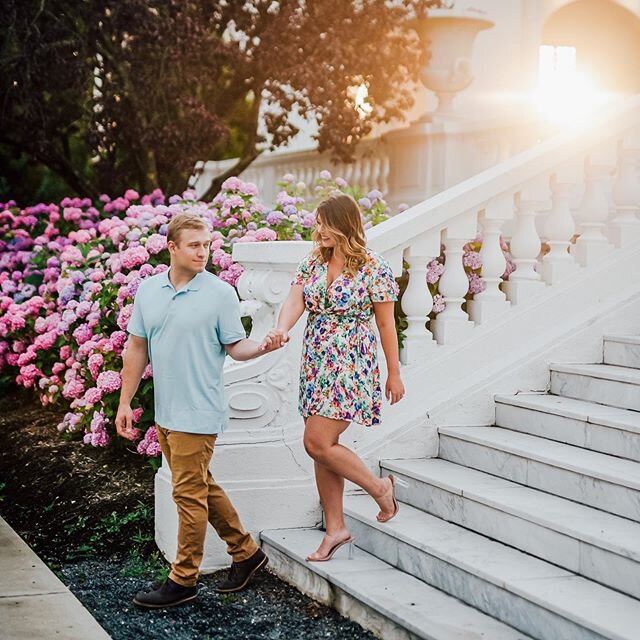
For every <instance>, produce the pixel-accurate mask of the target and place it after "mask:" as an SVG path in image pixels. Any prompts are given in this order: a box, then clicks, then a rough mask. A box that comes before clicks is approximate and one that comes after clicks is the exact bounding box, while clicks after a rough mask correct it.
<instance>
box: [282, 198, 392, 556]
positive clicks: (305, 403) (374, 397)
mask: <svg viewBox="0 0 640 640" xmlns="http://www.w3.org/2000/svg"><path fill="white" fill-rule="evenodd" d="M313 239H314V241H315V243H316V248H315V250H314V251H313V252H312V253H311V254H310V255H309V256H307V257H306V258H305V259H304V260H303V261H302V262H301V263H300V265H299V266H298V270H297V272H296V275H295V278H294V280H293V282H292V286H291V291H290V293H289V296H288V297H287V300H286V301H285V303H284V305H283V307H282V310H281V312H280V315H279V317H278V324H277V330H278V331H279V332H280V335H281V339H282V341H283V342H286V341H287V340H288V339H289V336H288V332H289V331H290V330H291V328H292V327H293V326H294V325H295V323H296V322H297V321H298V320H299V318H300V316H301V315H302V313H303V312H304V310H305V308H306V309H307V311H308V312H309V319H308V322H307V327H306V330H305V335H304V341H303V352H302V367H301V372H300V406H299V409H300V413H301V414H302V416H303V418H304V424H305V430H304V446H305V449H306V451H307V453H308V454H309V455H310V456H311V457H312V458H313V460H314V467H315V477H316V485H317V487H318V494H319V495H320V502H321V504H322V508H323V509H324V514H325V525H326V533H325V536H324V538H323V540H322V542H321V544H320V546H319V547H318V549H317V550H316V551H315V552H314V553H312V554H311V555H309V556H308V557H307V560H310V561H315V562H320V561H325V560H330V559H331V557H332V556H333V554H334V553H335V552H336V551H337V549H339V548H340V547H341V546H342V545H344V544H347V543H350V542H352V541H353V538H352V537H351V534H350V533H349V531H348V529H347V528H346V525H345V522H344V513H343V507H342V496H343V492H344V479H345V478H346V479H347V480H350V481H351V482H354V483H355V484H357V485H359V486H361V487H362V488H363V489H364V490H365V491H366V492H367V493H368V494H369V495H370V496H371V497H372V498H373V499H374V500H375V501H376V502H377V503H378V506H379V507H380V512H379V513H378V516H377V518H378V521H379V522H388V521H389V520H391V518H393V517H394V516H395V515H396V513H398V502H397V501H396V498H395V487H394V478H393V476H389V477H387V478H379V477H377V476H375V475H374V474H373V473H371V471H370V470H369V469H368V468H367V467H366V466H365V464H364V463H363V462H362V460H360V458H359V457H358V456H357V455H356V454H355V453H354V452H353V451H351V450H350V449H348V448H347V447H345V446H343V445H341V444H340V442H339V438H340V434H342V433H343V432H344V431H345V429H346V428H347V427H348V426H349V423H350V422H352V421H355V422H358V423H359V424H361V425H364V426H372V425H376V424H379V423H380V408H381V402H382V392H381V389H380V372H379V369H378V363H377V345H376V336H375V334H374V332H373V330H372V327H371V324H370V321H371V317H372V315H373V314H375V319H376V324H377V326H378V329H379V332H380V338H381V341H382V348H383V349H384V354H385V357H386V360H387V371H388V377H387V381H386V385H385V395H386V397H387V399H389V400H390V401H391V404H395V403H396V402H398V401H399V400H400V399H401V398H402V397H403V395H404V386H403V384H402V380H401V379H400V366H399V361H398V340H397V336H396V328H395V320H394V315H393V306H394V301H395V300H396V299H397V295H398V286H397V284H396V282H395V280H394V278H393V274H392V272H391V269H390V268H389V265H388V264H387V263H386V262H385V261H384V260H383V259H382V258H381V257H380V256H379V255H377V254H375V253H373V252H372V251H369V250H368V249H367V247H366V240H365V234H364V229H363V227H362V218H361V215H360V210H359V209H358V205H357V204H356V202H355V201H354V200H353V198H351V197H350V196H348V195H344V194H340V195H335V196H332V197H330V198H328V199H327V200H325V201H324V202H322V203H321V204H320V205H319V206H318V208H317V211H316V229H315V232H314V236H313Z"/></svg>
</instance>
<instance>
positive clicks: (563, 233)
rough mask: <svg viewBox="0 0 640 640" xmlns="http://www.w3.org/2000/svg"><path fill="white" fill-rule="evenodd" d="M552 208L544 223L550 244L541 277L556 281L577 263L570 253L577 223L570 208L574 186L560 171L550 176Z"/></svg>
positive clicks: (543, 261)
mask: <svg viewBox="0 0 640 640" xmlns="http://www.w3.org/2000/svg"><path fill="white" fill-rule="evenodd" d="M550 186H551V211H549V214H548V215H547V219H546V221H545V225H544V235H545V238H546V239H547V242H548V243H549V246H550V247H551V250H550V251H549V253H548V254H547V255H546V256H544V258H543V259H542V272H541V273H542V277H543V278H544V280H545V282H546V283H547V284H556V283H557V282H558V281H559V280H562V279H563V278H565V277H566V276H568V275H570V274H571V273H573V272H574V271H575V270H576V269H577V267H578V264H577V263H576V261H575V259H574V257H573V256H572V255H571V254H570V253H569V245H570V244H571V238H572V237H573V234H574V232H575V223H574V221H573V216H572V215H571V209H570V208H569V200H570V199H571V196H572V194H573V191H574V189H575V184H574V182H568V181H566V180H565V181H561V180H560V179H559V178H558V176H557V174H555V173H554V174H553V175H552V176H551V182H550Z"/></svg>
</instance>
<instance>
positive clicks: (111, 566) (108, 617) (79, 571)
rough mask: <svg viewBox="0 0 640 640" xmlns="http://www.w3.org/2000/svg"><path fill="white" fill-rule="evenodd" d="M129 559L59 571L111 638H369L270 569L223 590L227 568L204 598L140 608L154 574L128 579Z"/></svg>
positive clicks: (204, 588) (211, 580) (203, 587)
mask: <svg viewBox="0 0 640 640" xmlns="http://www.w3.org/2000/svg"><path fill="white" fill-rule="evenodd" d="M123 570H126V563H125V562H124V561H120V560H118V559H115V560H104V561H100V560H85V561H82V562H77V563H74V564H66V565H65V566H64V567H63V568H62V569H61V570H59V571H58V574H59V575H60V577H61V578H62V579H63V581H64V582H65V583H66V584H68V586H69V587H70V589H71V590H72V591H73V593H74V594H75V595H76V597H77V598H78V599H79V600H80V601H81V602H82V603H83V604H84V605H85V607H87V609H88V610H89V611H91V613H92V614H93V616H94V617H95V618H96V620H97V621H98V622H99V623H100V624H101V625H102V627H103V628H104V629H105V630H106V631H107V632H108V633H109V634H110V635H111V637H112V638H113V640H147V639H148V640H151V639H153V640H160V639H163V638H167V639H169V638H170V639H171V640H194V639H197V640H230V639H232V638H233V639H242V640H298V639H304V640H316V639H318V640H319V639H320V638H323V639H326V638H331V639H332V640H334V639H335V640H352V639H358V640H365V639H366V640H368V639H373V638H374V636H373V635H371V634H370V633H368V632H366V631H364V630H363V629H362V628H361V627H360V626H359V625H357V624H355V623H353V622H351V621H349V620H347V619H346V618H343V617H341V616H340V615H339V614H337V613H336V612H335V611H334V610H332V609H328V608H327V607H323V606H320V605H318V604H317V603H315V602H314V601H313V600H310V599H309V598H307V597H305V596H303V595H302V594H301V593H300V592H298V591H297V590H296V589H294V588H293V587H291V586H289V585H287V584H286V583H284V582H282V581H281V580H279V579H278V578H276V576H275V575H273V574H272V573H269V572H268V571H264V572H261V574H260V575H259V577H256V580H255V582H254V583H253V585H252V587H251V588H249V589H247V590H246V591H243V592H241V593H238V594H233V595H228V594H224V595H223V594H218V593H216V592H215V591H214V586H215V585H216V584H217V583H218V582H220V581H221V580H222V579H223V577H224V576H225V575H226V573H225V572H220V573H214V574H211V575H206V576H202V578H201V579H200V586H199V596H198V599H197V600H196V601H194V602H192V603H188V604H186V605H183V606H180V607H175V608H172V609H160V610H153V611H147V610H141V609H139V608H137V607H136V606H135V605H133V604H132V603H131V598H132V596H133V595H134V594H135V593H136V591H138V590H139V589H140V588H141V587H144V588H146V586H147V585H148V584H150V581H151V580H152V579H153V577H152V575H149V576H147V577H146V578H145V577H141V578H139V577H135V578H133V577H123V576H121V572H122V571H123Z"/></svg>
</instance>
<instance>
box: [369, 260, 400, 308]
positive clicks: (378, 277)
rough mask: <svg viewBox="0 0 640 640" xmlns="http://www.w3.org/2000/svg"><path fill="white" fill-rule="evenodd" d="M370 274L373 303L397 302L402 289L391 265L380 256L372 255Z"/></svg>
mask: <svg viewBox="0 0 640 640" xmlns="http://www.w3.org/2000/svg"><path fill="white" fill-rule="evenodd" d="M369 268H370V273H369V283H368V285H369V287H368V288H369V296H370V298H371V302H395V301H396V300H397V299H398V294H399V292H400V288H399V287H398V283H397V282H396V279H395V278H394V276H393V271H392V270H391V267H390V266H389V263H388V262H387V261H386V260H385V259H384V258H382V257H381V256H379V255H375V254H372V256H371V264H370V267H369Z"/></svg>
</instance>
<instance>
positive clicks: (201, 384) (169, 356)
mask: <svg viewBox="0 0 640 640" xmlns="http://www.w3.org/2000/svg"><path fill="white" fill-rule="evenodd" d="M210 245H211V233H210V231H209V229H208V227H207V225H206V224H205V222H204V221H203V220H202V218H200V217H199V216H197V215H191V214H179V215H177V216H175V217H174V218H173V219H172V220H171V222H170V223H169V226H168V229H167V248H168V250H169V253H170V256H171V262H170V268H169V270H168V271H165V272H163V273H160V274H157V275H155V276H152V277H150V278H148V279H146V280H144V281H143V282H142V284H141V285H140V287H139V288H138V292H137V294H136V297H135V302H134V308H133V313H132V315H131V319H130V320H129V325H128V327H127V330H128V332H129V339H128V343H127V349H126V352H125V355H124V364H123V369H122V389H121V392H120V405H119V407H118V413H117V416H116V429H117V431H118V434H119V435H121V436H122V437H124V438H127V439H129V440H132V439H133V438H134V437H135V432H134V430H133V420H132V410H131V400H132V398H133V396H134V395H135V393H136V391H137V389H138V385H139V384H140V379H141V377H142V374H143V371H144V369H145V367H146V365H147V362H148V360H151V365H152V367H153V382H154V405H155V422H156V427H157V432H158V441H159V443H160V447H161V449H162V453H163V454H164V457H165V459H166V461H167V464H168V465H169V468H170V470H171V476H172V488H173V499H174V501H175V503H176V506H177V508H178V547H177V553H176V559H175V562H174V563H173V564H172V565H171V573H170V574H169V577H168V579H167V580H166V581H165V582H164V583H162V584H161V585H160V586H159V587H158V588H156V589H154V590H151V591H149V592H140V593H138V594H137V595H136V597H135V598H134V600H133V602H134V603H135V604H136V605H138V606H141V607H147V608H158V607H169V606H174V605H178V604H181V603H183V602H188V601H189V600H193V599H195V598H196V596H197V586H196V583H197V580H198V574H199V567H200V563H201V561H202V555H203V548H204V539H205V533H206V529H207V521H208V522H211V524H212V525H213V527H214V528H215V530H216V531H217V533H218V535H219V536H220V537H221V538H222V539H223V540H224V541H225V542H226V543H227V551H228V552H229V554H230V555H231V556H232V559H233V561H232V564H231V570H230V572H229V576H228V579H227V580H226V581H225V582H223V583H222V584H221V585H220V586H219V587H218V589H217V590H218V591H220V592H223V593H228V592H232V591H240V590H241V589H244V588H245V587H246V586H247V584H248V583H249V581H250V580H251V578H252V576H253V575H254V574H255V573H256V571H258V570H259V569H261V568H263V567H264V566H265V565H266V564H267V562H268V558H267V556H266V555H265V554H264V553H263V551H262V550H261V549H260V548H259V547H258V545H257V544H256V543H255V541H254V540H253V539H252V537H251V536H250V535H249V534H248V533H247V532H246V531H245V530H244V528H243V527H242V524H241V522H240V519H239V517H238V514H237V513H236V510H235V509H234V507H233V505H232V504H231V502H230V500H229V498H228V497H227V495H226V494H225V492H224V491H223V490H222V489H221V488H220V487H219V486H218V485H217V484H216V482H215V480H214V479H213V477H212V475H211V473H210V471H209V463H210V461H211V457H212V455H213V447H214V444H215V440H216V437H217V434H218V433H219V432H221V431H222V430H223V428H224V426H225V422H226V402H225V396H224V384H223V380H222V371H223V367H224V359H225V353H228V354H229V355H230V356H231V357H232V358H234V359H235V360H249V359H251V358H255V357H256V356H258V355H261V354H263V353H266V352H268V351H273V350H274V349H277V348H279V347H280V346H281V345H282V341H281V340H280V339H279V334H278V333H277V332H275V331H274V332H270V333H269V334H268V335H267V337H266V338H265V340H264V342H263V343H262V344H258V343H257V342H254V341H253V340H249V339H247V338H246V333H245V330H244V328H243V326H242V322H241V321H240V307H239V302H238V298H237V296H236V293H235V291H234V290H233V288H232V287H231V286H229V285H228V284H226V283H225V282H223V281H222V280H220V279H218V278H217V277H216V276H214V275H213V274H211V273H209V272H207V271H205V266H206V264H207V261H208V259H209V251H210Z"/></svg>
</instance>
